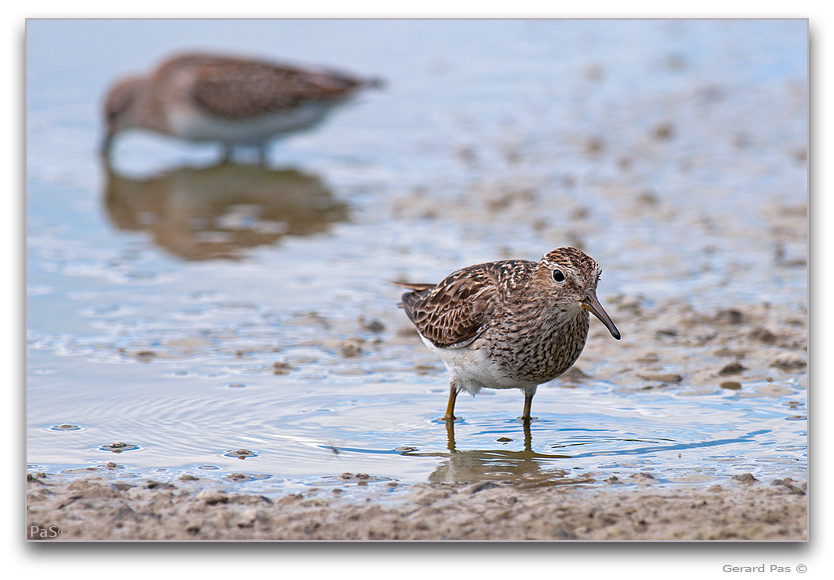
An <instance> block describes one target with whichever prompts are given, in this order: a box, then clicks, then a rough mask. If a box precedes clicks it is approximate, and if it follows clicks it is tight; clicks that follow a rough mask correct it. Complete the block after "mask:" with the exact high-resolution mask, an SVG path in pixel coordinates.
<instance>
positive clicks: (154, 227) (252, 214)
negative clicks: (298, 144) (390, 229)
mask: <svg viewBox="0 0 834 580" xmlns="http://www.w3.org/2000/svg"><path fill="white" fill-rule="evenodd" d="M105 204H106V208H107V215H108V217H109V218H110V221H111V222H112V223H113V224H114V225H115V226H116V227H118V228H119V229H122V230H129V231H146V232H148V233H149V234H151V235H152V236H153V241H154V243H155V244H157V245H158V246H160V247H162V248H164V249H166V250H167V251H169V252H171V253H172V254H174V255H177V256H181V257H183V258H185V259H187V260H214V259H218V258H221V259H238V258H240V257H241V254H242V250H244V249H246V248H252V247H256V246H260V245H264V244H274V243H276V242H278V241H279V240H280V239H281V238H283V237H284V236H308V235H312V234H317V233H321V232H326V231H328V230H329V229H330V228H331V227H332V225H333V224H335V223H338V222H340V221H344V220H346V219H348V213H349V208H348V206H347V205H346V204H344V203H343V202H341V201H339V200H338V199H336V198H335V197H334V196H333V194H332V193H331V192H330V190H328V189H327V187H326V186H325V185H324V183H322V181H321V180H320V179H319V178H318V177H316V176H315V175H311V174H308V173H301V172H299V171H295V170H292V169H287V170H280V171H279V170H273V169H268V168H266V167H264V166H262V165H239V164H235V163H222V164H220V165H216V166H214V167H203V168H198V169H195V168H180V169H178V170H176V171H171V172H167V173H164V174H161V175H157V176H155V177H151V178H147V179H131V178H129V177H124V176H121V175H119V174H117V173H115V172H113V171H112V170H109V167H108V171H107V187H106V191H105Z"/></svg>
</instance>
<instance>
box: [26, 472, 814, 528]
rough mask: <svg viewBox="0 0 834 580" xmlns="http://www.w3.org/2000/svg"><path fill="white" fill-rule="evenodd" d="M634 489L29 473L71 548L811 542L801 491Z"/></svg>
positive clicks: (625, 485) (778, 483)
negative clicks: (218, 486)
mask: <svg viewBox="0 0 834 580" xmlns="http://www.w3.org/2000/svg"><path fill="white" fill-rule="evenodd" d="M635 480H636V481H633V482H605V483H598V484H591V485H578V486H557V487H553V486H551V487H538V488H534V487H531V488H523V487H522V488H520V487H519V486H517V485H511V484H502V483H494V482H480V483H475V484H466V485H464V484H416V485H414V486H412V487H411V488H410V489H409V490H407V491H406V492H405V493H404V494H395V495H393V496H391V497H388V498H382V495H383V494H384V493H385V492H384V491H380V490H378V489H372V488H368V489H367V491H365V490H363V493H350V494H349V495H350V497H349V499H344V498H343V497H342V494H344V493H345V491H346V490H344V489H342V488H338V489H336V490H334V489H321V488H315V489H311V490H310V491H309V492H305V493H298V494H291V495H287V496H284V497H281V498H278V499H275V498H267V497H265V496H260V495H246V494H235V493H226V492H223V491H217V490H208V489H200V486H199V484H198V481H195V480H193V479H190V480H183V481H181V482H177V483H176V484H171V483H160V482H154V481H150V480H146V481H145V482H142V483H138V482H136V481H133V482H125V481H117V480H108V479H106V478H103V477H99V476H92V477H91V476H86V477H83V478H81V479H77V480H74V481H71V482H70V481H68V480H67V479H65V478H61V477H58V478H53V477H50V476H44V475H42V474H33V475H31V476H30V477H29V480H28V482H27V487H28V522H27V535H28V537H29V538H30V539H32V540H41V539H43V540H65V541H66V540H68V541H73V540H75V541H80V540H119V541H124V540H190V541H198V540H376V541H383V540H424V541H432V540H434V541H437V540H465V541H473V540H500V541H509V540H549V541H552V540H673V541H674V540H677V541H680V540H782V541H799V540H805V539H807V534H806V530H807V509H806V508H807V496H806V491H805V488H806V483H804V482H794V481H791V480H790V479H781V480H774V481H772V482H770V483H766V482H760V481H756V480H755V479H754V478H753V477H752V476H750V475H749V474H747V475H746V476H736V477H735V478H734V479H732V480H728V481H726V482H723V483H721V484H712V485H710V486H709V487H706V488H705V487H703V486H675V487H673V488H668V487H661V486H658V485H657V484H655V483H654V482H653V481H652V479H651V476H646V477H642V476H641V477H638V478H635ZM353 485H359V484H358V483H354V484H353ZM347 491H355V490H347ZM365 494H367V495H365ZM389 495H390V494H389Z"/></svg>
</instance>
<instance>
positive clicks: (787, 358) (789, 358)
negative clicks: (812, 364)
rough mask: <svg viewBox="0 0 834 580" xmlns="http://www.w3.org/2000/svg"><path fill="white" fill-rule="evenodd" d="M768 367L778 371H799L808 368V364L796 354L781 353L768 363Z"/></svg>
mask: <svg viewBox="0 0 834 580" xmlns="http://www.w3.org/2000/svg"><path fill="white" fill-rule="evenodd" d="M770 366H772V367H778V368H780V369H801V368H805V367H806V366H808V363H807V362H805V359H803V358H802V357H801V356H799V355H798V354H795V353H792V352H783V353H781V354H779V355H778V356H777V357H776V358H775V359H774V360H773V362H772V363H770Z"/></svg>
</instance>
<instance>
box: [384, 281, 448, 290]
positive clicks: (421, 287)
mask: <svg viewBox="0 0 834 580" xmlns="http://www.w3.org/2000/svg"><path fill="white" fill-rule="evenodd" d="M391 284H394V285H395V286H401V287H403V288H408V289H409V290H414V291H415V292H422V291H423V290H428V289H430V288H434V287H435V286H437V284H414V283H412V282H394V281H392V282H391Z"/></svg>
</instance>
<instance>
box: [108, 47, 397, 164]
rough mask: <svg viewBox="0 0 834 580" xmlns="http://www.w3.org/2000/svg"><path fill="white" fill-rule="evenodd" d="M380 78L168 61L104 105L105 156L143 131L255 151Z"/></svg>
mask: <svg viewBox="0 0 834 580" xmlns="http://www.w3.org/2000/svg"><path fill="white" fill-rule="evenodd" d="M381 84H382V82H381V81H380V80H379V79H361V78H357V77H354V76H351V75H348V74H345V73H341V72H334V71H328V70H316V69H310V68H300V67H296V66H289V65H284V64H278V63H273V62H269V61H265V60H258V59H252V58H241V57H235V56H223V55H213V54H202V53H190V54H182V55H178V56H174V57H172V58H169V59H168V60H166V61H164V62H163V63H161V64H160V65H159V66H158V67H157V68H156V69H154V70H153V71H151V72H150V73H149V74H146V75H141V76H132V77H127V78H124V79H122V80H119V81H118V82H116V83H115V84H114V85H113V86H112V87H111V88H110V90H109V92H108V93H107V97H106V99H105V104H104V116H105V123H106V134H105V138H104V143H103V152H104V153H105V154H108V153H109V152H110V149H111V147H112V144H113V139H114V137H115V136H116V135H117V134H119V133H120V132H122V131H124V130H127V129H134V128H135V129H146V130H150V131H154V132H157V133H162V134H164V135H170V136H173V137H177V138H180V139H184V140H187V141H214V142H219V143H222V144H223V146H224V150H225V154H226V157H227V158H228V157H230V156H231V154H232V149H233V147H235V146H249V147H256V148H257V149H258V151H259V153H260V156H261V160H263V159H264V156H265V148H266V146H267V144H268V143H269V142H270V141H271V140H272V139H274V138H276V137H279V136H281V135H287V134H291V133H294V132H297V131H302V130H305V129H309V128H311V127H314V126H316V125H317V124H318V123H320V122H321V121H322V120H323V119H324V118H325V117H326V116H327V114H328V113H329V112H330V110H331V109H333V108H334V107H336V106H337V105H340V104H342V103H345V102H346V101H348V100H349V99H350V98H351V97H353V96H354V95H355V94H356V93H357V92H358V91H359V90H361V89H363V88H365V87H373V86H376V87H378V86H381Z"/></svg>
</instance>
